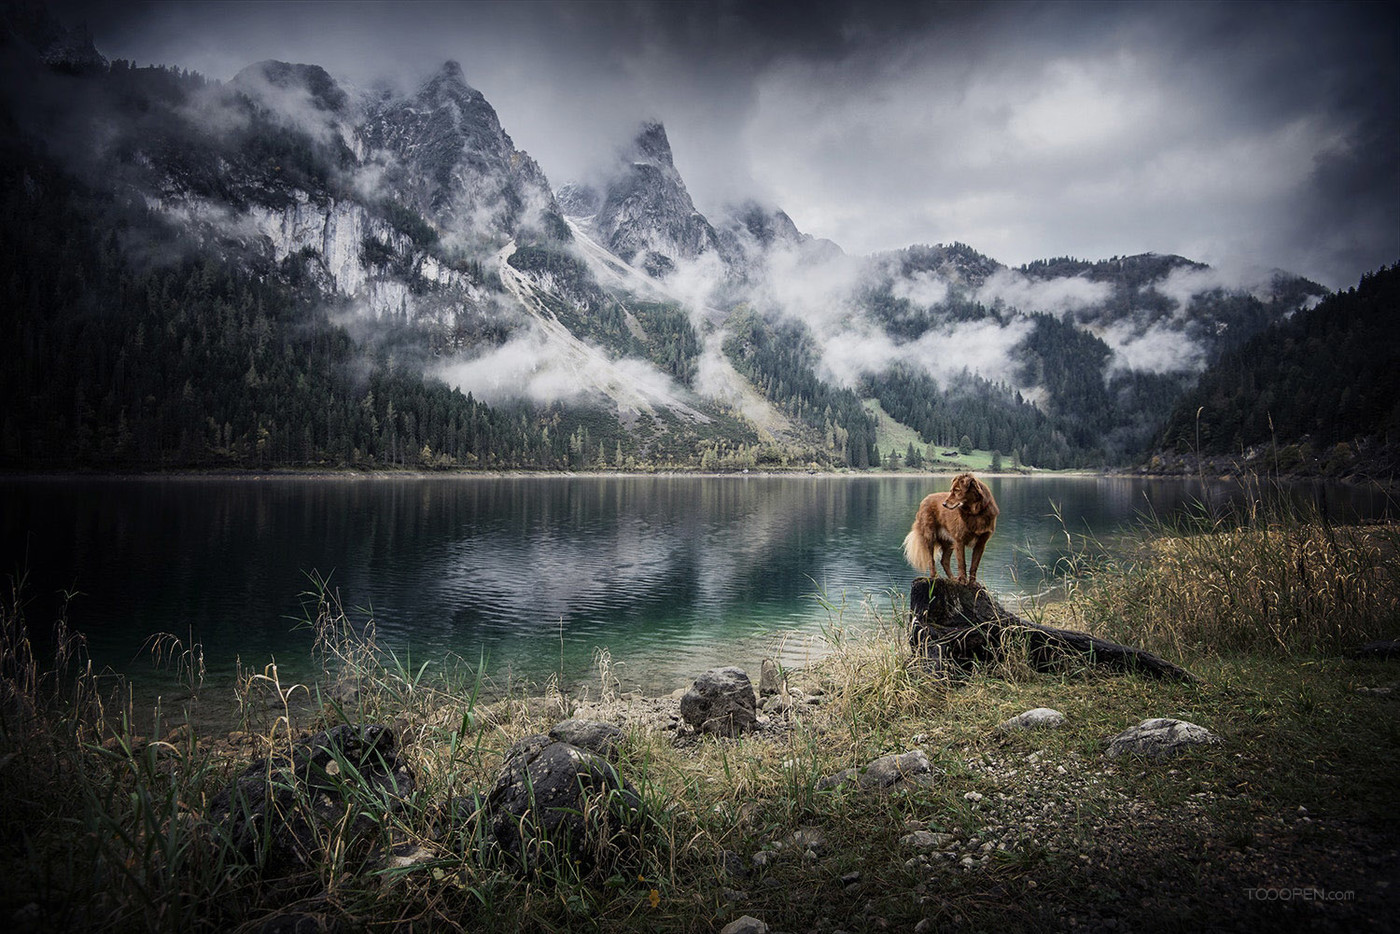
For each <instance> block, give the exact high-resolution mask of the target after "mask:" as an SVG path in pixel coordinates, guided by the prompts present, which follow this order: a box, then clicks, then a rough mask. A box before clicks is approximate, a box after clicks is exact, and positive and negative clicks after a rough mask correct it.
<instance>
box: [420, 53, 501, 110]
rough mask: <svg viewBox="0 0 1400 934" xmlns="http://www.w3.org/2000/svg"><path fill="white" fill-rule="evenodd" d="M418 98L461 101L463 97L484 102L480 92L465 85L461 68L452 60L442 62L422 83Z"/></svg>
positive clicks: (465, 80)
mask: <svg viewBox="0 0 1400 934" xmlns="http://www.w3.org/2000/svg"><path fill="white" fill-rule="evenodd" d="M418 97H419V98H420V99H436V100H441V99H443V98H456V99H461V98H463V97H466V98H470V99H472V100H478V101H482V102H485V100H486V98H485V97H484V96H483V95H482V93H481V92H480V91H478V90H477V89H476V88H474V87H472V86H471V85H470V84H468V83H467V78H466V75H464V74H463V73H462V66H461V65H460V64H458V63H457V62H456V61H455V60H453V59H448V60H447V61H445V62H443V63H442V67H441V68H439V69H438V70H437V71H435V72H433V74H432V77H430V78H428V80H427V81H425V82H423V86H422V88H420V89H419V91H418ZM493 112H494V111H493Z"/></svg>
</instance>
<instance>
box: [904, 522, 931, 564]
mask: <svg viewBox="0 0 1400 934" xmlns="http://www.w3.org/2000/svg"><path fill="white" fill-rule="evenodd" d="M935 557H937V555H935V554H933V553H931V552H930V551H929V547H928V541H927V540H926V539H925V538H924V537H923V536H922V535H920V534H919V531H918V530H917V529H910V530H909V534H908V535H906V536H904V560H905V561H908V562H909V566H910V567H912V568H913V569H914V570H916V571H919V572H920V573H923V572H925V571H930V572H931V569H932V568H933V559H934V558H935Z"/></svg>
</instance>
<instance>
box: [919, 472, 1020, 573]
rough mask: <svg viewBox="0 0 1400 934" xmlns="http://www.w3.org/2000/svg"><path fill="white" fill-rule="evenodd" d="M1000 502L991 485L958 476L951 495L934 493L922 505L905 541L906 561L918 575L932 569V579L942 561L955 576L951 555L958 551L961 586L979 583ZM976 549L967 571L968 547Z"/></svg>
mask: <svg viewBox="0 0 1400 934" xmlns="http://www.w3.org/2000/svg"><path fill="white" fill-rule="evenodd" d="M999 511H1000V510H998V509H997V501H996V500H995V499H993V498H992V491H991V490H989V489H988V488H987V484H985V483H983V482H982V481H981V480H978V479H977V478H976V477H974V476H973V475H972V474H970V473H963V474H958V475H957V476H956V477H954V478H953V486H952V488H951V489H950V490H949V491H948V492H947V493H930V494H929V495H928V496H925V497H924V501H923V502H922V503H920V504H919V511H918V513H916V514H915V516H914V527H913V528H911V529H910V530H909V534H908V535H906V536H905V537H904V557H905V558H906V559H908V561H909V563H910V564H911V565H912V566H913V567H914V570H916V571H922V570H923V569H924V568H928V573H929V577H937V576H938V568H937V567H935V566H934V563H933V562H934V559H935V558H936V557H937V558H940V559H941V561H942V563H943V573H944V574H946V575H947V576H948V577H950V578H951V577H952V576H953V569H952V568H951V567H949V559H950V558H951V557H952V556H951V555H950V554H949V552H950V551H952V550H953V549H954V548H956V549H957V550H958V582H959V583H968V582H971V583H976V582H977V565H979V564H981V563H982V551H983V549H985V548H986V547H987V539H989V538H991V537H992V533H993V532H995V531H996V527H997V513H998V512H999ZM968 545H971V546H972V567H971V568H968V567H967V546H968Z"/></svg>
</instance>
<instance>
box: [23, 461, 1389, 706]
mask: <svg viewBox="0 0 1400 934" xmlns="http://www.w3.org/2000/svg"><path fill="white" fill-rule="evenodd" d="M949 479H950V478H948V477H944V476H909V477H903V476H888V475H887V476H783V475H777V476H763V475H740V476H722V477H713V476H705V477H702V476H687V475H664V476H647V475H639V476H586V475H585V476H558V477H553V476H526V477H496V476H452V477H443V478H421V477H402V478H398V477H374V478H351V477H347V478H314V479H312V478H296V477H273V478H260V479H251V478H249V479H229V478H200V477H171V478H151V479H30V478H7V479H4V480H0V504H2V505H3V516H4V519H3V528H0V532H3V538H0V542H3V544H0V562H3V563H0V569H3V571H4V574H5V576H6V577H7V578H10V577H16V578H17V577H18V576H19V575H22V574H23V575H25V577H26V579H25V583H24V592H23V597H24V598H25V599H26V600H27V604H26V616H27V619H28V621H29V625H30V628H31V630H32V631H33V632H34V633H35V634H36V639H37V641H38V642H39V643H40V645H39V646H38V647H39V648H40V649H41V650H42V648H43V645H42V643H43V636H44V633H46V632H47V631H49V630H50V629H51V628H52V623H53V620H54V619H55V617H56V614H57V613H58V609H59V606H60V604H61V602H62V600H61V597H60V595H61V594H63V593H71V594H74V596H72V598H71V599H70V600H69V601H68V608H67V616H68V623H69V626H70V628H71V629H73V630H76V631H78V632H80V633H82V635H83V636H84V638H85V639H86V642H87V646H88V650H89V652H90V654H91V657H92V659H93V660H94V662H95V663H96V665H97V666H98V667H99V668H103V667H108V668H111V669H112V670H114V671H116V672H120V673H123V674H125V675H127V676H129V677H130V678H131V679H132V680H133V682H134V683H135V684H136V685H137V688H138V694H140V693H142V690H143V689H144V690H146V691H152V690H155V691H158V690H161V689H171V688H172V685H171V683H170V682H172V681H173V679H174V674H173V673H172V672H171V671H169V670H167V669H163V668H158V667H157V666H156V665H155V664H154V659H153V655H152V653H151V651H150V650H149V640H150V639H151V638H152V636H153V635H154V634H157V633H162V632H165V633H171V634H173V635H174V636H176V637H178V638H179V639H180V640H182V642H184V643H185V644H190V643H198V644H199V645H200V646H201V647H202V650H203V655H204V661H205V665H206V668H207V674H206V678H205V684H206V686H213V687H217V686H219V685H221V684H222V683H228V684H230V685H231V684H232V683H233V679H234V672H235V664H236V662H237V661H240V660H241V663H242V665H243V667H244V668H245V669H253V670H262V667H263V666H264V665H266V664H267V663H269V662H271V661H274V660H275V661H276V662H277V663H278V666H279V672H280V674H281V676H282V677H283V678H284V679H292V678H309V677H310V676H311V672H312V660H311V646H312V633H311V631H310V629H309V628H308V627H306V626H305V625H300V624H299V622H298V621H300V620H304V619H305V618H306V615H307V613H308V612H309V610H308V608H307V607H306V605H305V598H304V596H303V595H304V594H305V593H306V592H307V591H308V590H309V589H310V583H311V582H310V577H309V575H312V574H319V575H321V576H323V577H326V578H328V579H329V581H330V583H331V586H332V588H333V589H334V590H335V591H337V592H338V593H339V595H340V597H341V599H342V601H343V603H344V605H345V607H346V608H347V610H348V611H349V616H350V619H351V621H352V622H354V623H362V622H363V621H364V620H365V619H367V618H369V617H370V616H372V618H373V620H374V623H375V628H376V633H377V641H378V644H379V645H380V646H381V647H382V648H389V649H392V650H393V651H394V652H395V653H396V654H397V655H398V656H399V657H400V658H401V659H405V660H409V663H410V664H411V665H412V666H413V667H415V668H416V667H417V666H418V665H420V664H422V663H424V662H429V663H430V664H437V663H441V662H442V661H443V660H444V659H446V658H449V657H450V656H453V655H455V656H459V657H460V658H461V659H462V660H464V661H465V662H466V663H467V664H469V665H471V666H476V665H478V664H481V665H483V666H484V668H485V672H486V673H487V674H488V675H489V676H490V677H491V679H492V681H493V682H494V683H497V684H502V683H504V682H505V681H506V680H507V679H508V678H509V679H516V680H519V679H523V680H526V681H529V682H533V683H535V684H543V683H544V682H545V681H546V680H547V679H548V678H549V677H550V676H551V675H557V676H559V679H560V683H561V684H563V685H564V686H565V687H570V686H575V685H578V684H580V683H586V682H588V681H589V680H590V679H593V678H594V677H595V672H594V667H595V666H594V653H595V650H597V649H606V650H607V651H608V653H609V654H610V656H611V661H612V674H613V675H614V676H615V677H616V678H617V679H619V681H620V683H621V686H622V687H623V688H624V689H638V690H643V691H647V692H663V691H670V690H673V689H675V688H676V687H679V686H682V685H684V684H686V683H688V681H689V679H692V678H693V677H694V676H695V675H696V674H698V673H699V672H700V671H703V670H704V669H706V668H710V667H713V666H716V665H721V664H738V665H740V666H742V667H745V668H747V669H750V670H751V671H754V672H756V671H757V666H758V662H759V660H760V659H761V658H762V657H764V656H765V655H771V654H775V653H781V655H782V659H783V661H784V662H785V663H786V664H789V665H792V664H801V663H802V661H803V659H804V658H809V657H811V655H812V653H814V652H818V651H820V649H819V639H818V638H816V637H820V636H821V634H822V631H823V629H824V627H830V626H832V625H834V624H839V625H843V626H845V627H847V628H858V627H859V626H860V625H862V623H863V617H864V613H863V611H862V610H861V604H862V603H863V602H864V601H867V600H869V601H872V602H874V603H875V604H876V605H878V606H882V607H889V606H890V605H891V602H892V600H898V601H901V602H902V600H903V599H904V596H905V595H907V593H908V588H909V583H910V580H911V579H912V578H913V577H915V576H917V575H916V574H915V572H913V571H912V570H911V569H910V568H909V567H908V566H907V565H906V564H905V562H904V557H903V553H902V550H901V544H902V541H903V538H904V535H905V533H906V532H907V531H908V529H909V524H910V522H911V521H912V519H913V516H914V511H915V509H916V507H917V505H918V503H919V501H920V500H921V499H922V498H923V496H925V495H926V494H927V493H930V492H934V491H936V490H942V489H947V487H948V483H949ZM988 482H989V484H990V486H991V487H992V490H993V492H994V494H995V496H996V498H997V500H998V502H999V504H1000V507H1001V517H1000V519H999V522H998V527H997V532H996V535H995V536H994V537H993V538H992V540H991V543H990V545H989V546H988V548H987V552H986V555H985V557H984V559H983V563H982V568H981V573H980V577H981V579H982V580H983V581H984V582H985V583H986V585H987V586H988V587H990V588H991V589H992V590H993V592H995V593H997V594H998V595H999V596H1001V597H1003V598H1007V597H1016V596H1018V595H1030V594H1034V593H1038V592H1040V591H1042V590H1044V589H1046V588H1047V587H1049V586H1052V585H1053V583H1054V574H1053V569H1054V568H1055V565H1056V562H1057V561H1058V560H1059V559H1060V558H1062V557H1064V556H1065V555H1066V554H1068V553H1069V552H1070V551H1071V550H1073V549H1075V548H1076V547H1077V546H1076V545H1075V544H1074V543H1073V541H1072V540H1071V536H1073V537H1074V538H1078V537H1081V536H1086V535H1087V536H1092V537H1094V538H1095V539H1097V540H1099V541H1101V542H1104V543H1106V544H1108V545H1109V546H1110V547H1111V544H1112V541H1113V539H1114V537H1115V535H1116V534H1117V533H1118V532H1119V531H1121V530H1123V529H1124V528H1126V527H1129V526H1131V525H1133V524H1134V523H1135V522H1136V521H1138V520H1139V519H1140V518H1141V517H1142V516H1144V515H1155V516H1157V517H1164V518H1165V517H1170V516H1172V515H1175V514H1179V513H1180V512H1182V511H1183V510H1187V509H1190V508H1191V505H1192V504H1193V503H1197V502H1200V501H1202V500H1203V499H1205V500H1209V501H1224V500H1227V499H1229V498H1231V497H1238V496H1239V495H1240V491H1239V488H1238V487H1237V486H1234V485H1231V484H1228V483H1224V482H1222V483H1216V484H1212V485H1210V486H1209V487H1207V488H1203V487H1202V485H1201V483H1200V482H1198V481H1196V480H1190V479H1146V478H1128V477H1105V476H1061V475H1052V476H994V477H989V478H988ZM1296 495H1298V496H1299V497H1301V498H1305V499H1316V498H1321V499H1323V500H1324V501H1325V502H1326V504H1327V509H1328V512H1329V515H1330V516H1331V517H1332V518H1333V519H1335V520H1338V521H1342V520H1345V519H1349V518H1362V519H1372V518H1378V517H1380V516H1381V515H1383V514H1384V513H1385V511H1386V509H1387V508H1388V504H1387V501H1386V498H1385V497H1384V496H1383V495H1382V494H1380V493H1378V492H1376V491H1371V490H1367V489H1364V488H1356V487H1345V486H1338V485H1331V486H1327V487H1314V486H1308V487H1297V488H1296ZM843 603H844V605H845V606H846V611H845V612H844V613H843V614H841V615H840V617H839V618H836V617H833V614H832V612H831V609H830V605H833V604H835V605H841V604H843ZM207 689H208V687H206V690H207Z"/></svg>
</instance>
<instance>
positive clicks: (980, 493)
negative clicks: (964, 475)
mask: <svg viewBox="0 0 1400 934" xmlns="http://www.w3.org/2000/svg"><path fill="white" fill-rule="evenodd" d="M972 485H973V487H974V488H975V489H976V490H977V511H978V512H985V513H987V515H989V516H992V517H996V516H997V515H998V514H1000V512H1001V510H1000V509H998V508H997V501H996V499H995V498H993V496H992V488H991V487H989V486H987V484H985V483H983V482H982V481H981V480H977V479H975V478H974V479H973V481H972Z"/></svg>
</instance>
